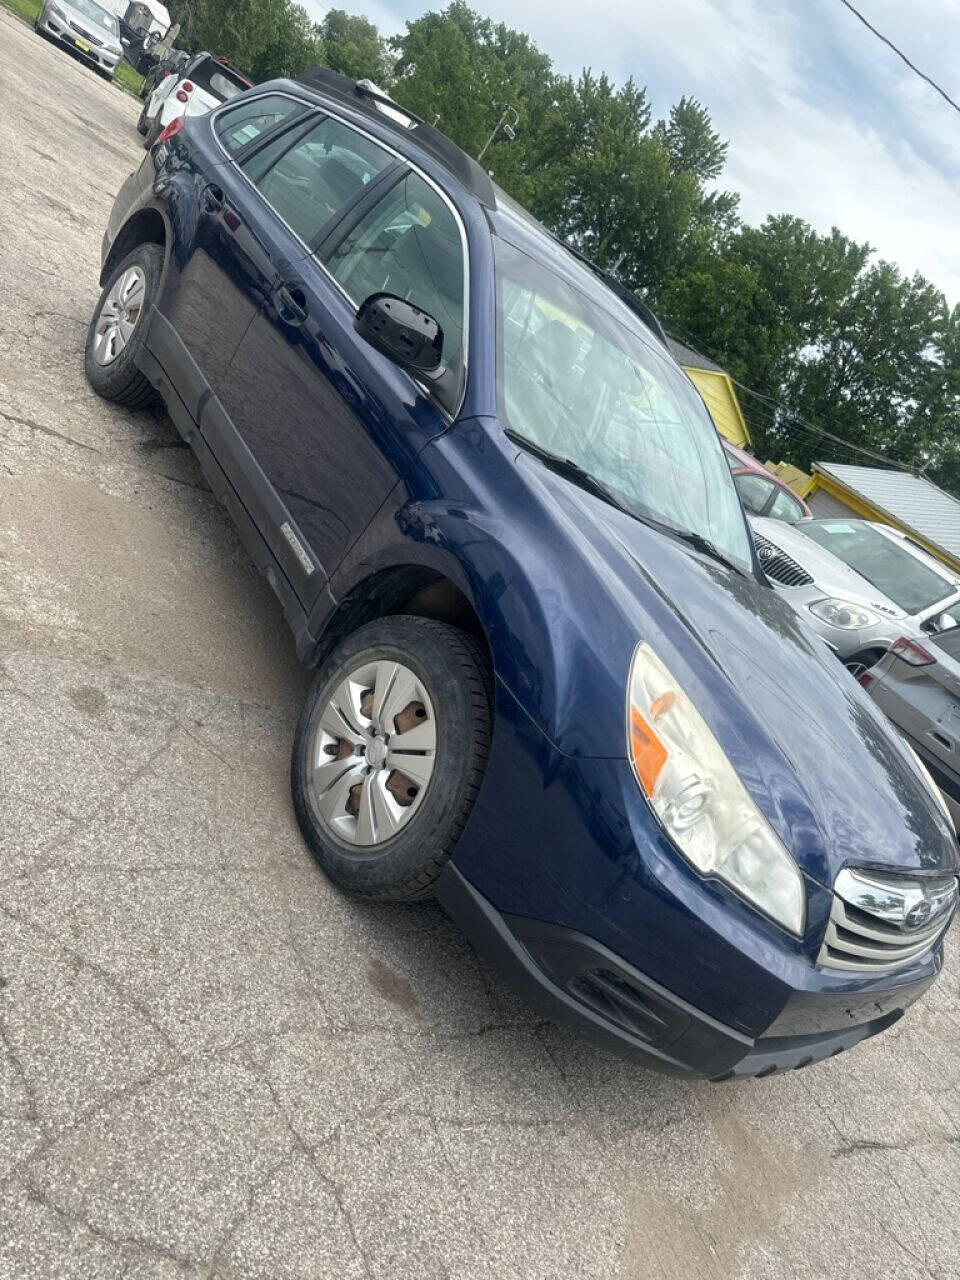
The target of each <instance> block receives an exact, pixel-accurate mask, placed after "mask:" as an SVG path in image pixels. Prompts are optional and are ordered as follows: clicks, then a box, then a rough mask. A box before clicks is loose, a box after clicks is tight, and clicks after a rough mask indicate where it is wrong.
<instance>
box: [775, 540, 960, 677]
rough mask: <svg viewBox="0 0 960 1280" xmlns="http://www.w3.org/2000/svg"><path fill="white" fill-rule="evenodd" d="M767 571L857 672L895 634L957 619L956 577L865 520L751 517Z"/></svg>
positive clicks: (959, 582)
mask: <svg viewBox="0 0 960 1280" xmlns="http://www.w3.org/2000/svg"><path fill="white" fill-rule="evenodd" d="M751 528H752V532H753V537H754V541H755V542H756V545H757V555H758V557H759V559H760V563H761V564H762V565H763V569H764V572H765V573H766V575H767V577H768V578H769V579H770V581H771V582H772V584H773V585H774V587H776V588H778V589H779V590H780V591H781V592H782V593H783V595H785V596H786V597H787V599H788V600H789V601H790V603H791V604H792V605H793V606H794V607H795V608H796V609H797V611H798V612H799V613H800V615H801V616H802V617H804V618H806V620H807V622H809V623H810V625H811V626H812V627H813V628H814V630H815V631H817V632H819V634H820V635H821V636H822V637H823V639H824V640H826V642H827V643H828V644H829V645H830V647H831V648H832V649H833V650H834V652H835V653H836V654H837V656H838V657H839V658H840V659H841V661H842V662H843V663H844V665H845V666H846V667H847V668H848V669H849V670H850V671H852V672H853V674H854V675H859V674H860V673H861V672H862V671H865V670H867V668H869V667H872V666H873V664H874V663H875V662H878V661H879V660H880V658H881V657H883V655H884V654H885V653H886V651H887V649H889V647H890V645H891V644H893V642H894V640H896V639H898V638H899V637H900V636H910V637H914V638H922V637H923V636H924V635H926V634H929V633H931V632H935V631H937V630H938V622H937V619H938V618H939V617H940V615H941V614H947V613H950V612H955V613H956V617H957V619H958V620H960V578H958V577H957V575H956V574H954V573H951V571H950V570H949V569H948V568H947V567H946V566H945V565H943V564H941V563H940V561H939V560H935V559H934V558H933V556H930V555H928V554H927V553H926V552H925V551H923V550H921V548H920V547H918V546H917V545H916V544H915V543H913V542H911V541H910V539H909V538H907V536H906V535H905V534H902V533H900V532H899V531H898V530H896V529H892V528H890V526H889V525H884V524H875V523H874V522H873V521H870V520H857V519H836V518H831V519H828V520H798V521H797V523H796V524H785V523H784V522H783V521H782V520H767V519H756V520H754V521H753V522H752V525H751Z"/></svg>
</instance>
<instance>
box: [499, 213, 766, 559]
mask: <svg viewBox="0 0 960 1280" xmlns="http://www.w3.org/2000/svg"><path fill="white" fill-rule="evenodd" d="M494 251H495V256H496V275H497V310H498V317H497V339H498V345H499V358H498V368H497V381H498V396H499V401H500V414H501V418H502V420H503V422H504V425H505V426H507V427H509V428H510V429H511V430H513V431H514V432H516V433H517V434H518V435H520V436H523V437H525V438H526V439H528V440H530V441H532V442H533V443H534V444H535V445H537V446H538V447H539V448H541V449H545V450H547V451H549V452H550V453H553V454H556V455H558V456H559V457H561V458H564V459H569V460H570V461H572V462H574V463H576V464H577V465H578V466H579V467H581V468H582V469H583V470H585V471H588V472H590V474H591V475H592V476H595V477H596V478H597V479H598V480H600V481H601V482H602V483H603V485H604V486H605V487H606V488H607V489H608V490H610V491H611V492H612V493H613V494H614V495H615V496H616V497H617V498H618V499H621V498H622V500H623V502H624V505H625V506H626V507H627V508H628V509H630V510H631V511H634V512H635V513H636V514H637V515H639V516H640V517H641V518H648V519H652V520H655V521H659V522H661V523H663V524H666V525H669V526H670V527H671V528H673V529H675V530H677V531H680V532H690V531H692V532H695V533H698V534H700V535H702V536H703V537H704V538H707V539H709V541H710V542H711V543H713V545H714V546H715V547H717V548H718V550H719V551H721V552H722V553H723V554H724V555H725V556H727V557H729V558H731V559H733V560H735V561H736V562H738V563H739V564H741V565H743V566H745V567H747V566H749V565H750V563H751V555H750V543H749V535H748V534H747V530H746V526H745V522H744V518H743V513H742V511H741V508H740V502H739V499H738V498H737V493H736V489H735V488H734V483H733V477H732V476H731V474H730V468H729V467H728V466H727V463H726V460H725V455H724V451H723V448H722V447H721V444H720V440H719V438H718V436H717V433H716V431H715V429H714V426H713V423H712V422H711V421H710V418H709V416H708V414H707V411H706V409H705V408H704V405H703V401H702V400H701V399H700V397H699V396H698V395H697V393H696V391H695V390H694V388H693V386H692V384H691V383H690V382H689V380H688V379H687V378H686V377H685V375H684V374H683V373H682V372H681V371H680V369H679V368H678V367H677V366H676V365H675V364H674V363H673V361H672V360H671V359H670V357H669V356H668V355H667V354H666V352H664V353H663V354H662V355H661V354H660V353H659V352H658V351H657V350H656V348H655V347H654V345H653V343H652V342H651V341H650V340H649V338H648V337H647V336H645V334H646V331H645V330H644V328H643V324H642V321H641V320H640V319H639V318H638V317H637V316H636V315H634V313H633V312H632V311H630V309H629V308H628V307H627V306H625V305H624V304H623V303H622V302H621V301H620V300H619V299H618V298H617V297H616V296H615V295H614V293H613V292H612V291H610V290H608V289H606V288H604V286H603V285H602V283H601V282H600V281H598V280H597V279H596V277H594V276H593V275H592V273H591V272H589V271H588V269H587V268H586V267H581V266H580V264H579V263H577V262H576V261H575V260H574V259H573V258H569V259H567V256H566V255H564V256H563V259H561V263H562V274H561V272H560V270H557V271H555V270H553V269H552V268H551V267H549V266H546V265H545V264H543V263H541V262H539V261H536V260H535V259H533V258H531V257H530V256H528V255H527V254H525V253H523V252H521V251H520V250H518V249H516V248H515V247H514V246H512V245H510V244H508V243H507V242H506V241H504V240H502V239H500V238H499V237H495V238H494Z"/></svg>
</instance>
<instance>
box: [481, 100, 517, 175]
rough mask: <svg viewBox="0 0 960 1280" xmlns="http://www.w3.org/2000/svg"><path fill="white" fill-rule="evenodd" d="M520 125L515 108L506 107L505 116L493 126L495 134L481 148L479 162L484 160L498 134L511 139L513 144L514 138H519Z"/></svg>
mask: <svg viewBox="0 0 960 1280" xmlns="http://www.w3.org/2000/svg"><path fill="white" fill-rule="evenodd" d="M511 116H512V117H513V119H511V118H510V117H511ZM519 123H520V116H519V115H518V113H517V112H516V111H515V110H514V109H513V107H504V109H503V114H502V115H501V117H500V119H499V120H498V121H497V123H496V124H495V125H494V126H493V132H492V133H491V134H490V137H489V138H488V139H487V140H486V142H485V143H484V144H483V146H482V147H481V148H480V154H479V155H478V156H477V161H478V162H479V161H480V160H482V159H483V157H484V155H485V154H486V150H487V147H489V146H490V144H491V142H493V140H494V138H495V137H496V136H497V134H498V133H503V136H504V137H505V138H509V139H510V141H511V142H512V141H513V140H514V138H515V137H516V136H517V133H516V129H517V125H518V124H519Z"/></svg>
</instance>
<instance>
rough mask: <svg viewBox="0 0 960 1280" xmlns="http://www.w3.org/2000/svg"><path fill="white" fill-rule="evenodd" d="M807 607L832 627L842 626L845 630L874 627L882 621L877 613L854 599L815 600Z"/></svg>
mask: <svg viewBox="0 0 960 1280" xmlns="http://www.w3.org/2000/svg"><path fill="white" fill-rule="evenodd" d="M807 608H808V609H809V610H810V612H811V613H812V614H815V615H816V616H817V617H818V618H820V619H821V620H822V621H823V622H829V623H830V625H831V627H841V628H842V629H843V630H844V631H856V630H858V629H859V628H860V627H872V626H873V625H874V623H876V622H879V621H880V619H879V618H878V617H877V615H876V614H875V613H871V612H870V610H869V609H865V608H864V607H863V605H862V604H854V603H853V601H852V600H833V599H829V600H815V601H814V602H813V604H810V605H807Z"/></svg>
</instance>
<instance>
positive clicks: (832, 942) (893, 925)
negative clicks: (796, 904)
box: [817, 870, 957, 973]
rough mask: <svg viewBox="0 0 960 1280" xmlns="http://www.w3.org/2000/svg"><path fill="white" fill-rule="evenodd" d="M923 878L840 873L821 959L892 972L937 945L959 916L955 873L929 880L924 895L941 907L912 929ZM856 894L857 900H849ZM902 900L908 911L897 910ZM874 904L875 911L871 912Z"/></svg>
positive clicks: (829, 964) (847, 967)
mask: <svg viewBox="0 0 960 1280" xmlns="http://www.w3.org/2000/svg"><path fill="white" fill-rule="evenodd" d="M923 883H924V882H921V881H920V880H919V879H912V880H911V879H908V878H907V877H893V876H882V877H879V876H877V875H876V873H867V872H855V871H850V870H845V871H842V872H841V873H840V875H839V876H838V877H837V883H836V885H835V886H834V888H835V892H834V898H833V905H832V907H831V909H830V919H829V921H828V923H827V929H826V933H825V934H824V938H823V943H822V945H821V947H820V953H819V955H818V957H817V963H818V964H820V965H821V966H822V967H823V968H826V969H840V970H843V971H846V972H854V973H889V972H891V971H893V970H895V969H902V968H905V967H906V966H907V965H909V964H912V963H913V962H914V961H915V960H918V959H920V958H921V957H922V956H923V955H924V954H925V953H926V952H928V951H929V950H931V948H932V947H934V946H936V944H937V943H938V942H939V940H940V939H941V937H942V936H943V934H944V933H945V931H946V929H947V926H948V925H949V923H950V921H951V919H952V918H953V913H954V909H955V907H956V903H957V881H956V878H955V877H952V876H951V877H944V878H943V879H941V880H939V881H927V882H926V885H927V889H926V890H925V891H924V896H925V897H929V899H930V900H931V901H932V902H935V903H936V904H937V905H936V907H935V909H934V914H933V916H932V918H931V919H930V920H929V923H925V924H923V925H921V926H920V927H919V928H913V929H910V928H907V927H905V925H904V924H903V923H902V917H903V915H904V914H905V911H906V908H907V906H908V905H909V904H910V903H911V902H915V901H916V898H917V896H918V892H919V890H918V885H921V884H923ZM852 897H856V898H857V899H858V901H857V902H856V903H854V902H850V901H848V900H847V899H849V898H852ZM898 899H900V901H901V903H902V905H903V908H904V911H903V912H901V913H900V914H901V918H900V919H898V918H895V913H894V911H893V910H892V907H893V906H894V904H896V903H897V900H898ZM871 906H874V907H875V908H876V910H875V911H872V910H870V907H871Z"/></svg>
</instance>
